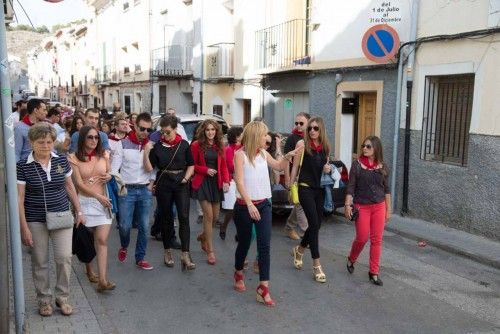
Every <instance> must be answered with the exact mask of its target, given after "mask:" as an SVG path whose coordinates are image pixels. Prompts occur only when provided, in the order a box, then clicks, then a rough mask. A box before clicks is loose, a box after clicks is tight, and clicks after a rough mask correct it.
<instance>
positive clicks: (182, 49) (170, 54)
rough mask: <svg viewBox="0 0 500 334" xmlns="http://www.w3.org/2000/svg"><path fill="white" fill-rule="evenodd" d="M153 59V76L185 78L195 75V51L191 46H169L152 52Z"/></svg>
mask: <svg viewBox="0 0 500 334" xmlns="http://www.w3.org/2000/svg"><path fill="white" fill-rule="evenodd" d="M151 58H152V64H153V68H152V70H151V75H152V76H156V77H184V76H190V75H192V74H193V70H192V67H191V63H192V60H193V49H192V47H191V46H189V45H169V46H165V47H162V48H158V49H155V50H153V51H151Z"/></svg>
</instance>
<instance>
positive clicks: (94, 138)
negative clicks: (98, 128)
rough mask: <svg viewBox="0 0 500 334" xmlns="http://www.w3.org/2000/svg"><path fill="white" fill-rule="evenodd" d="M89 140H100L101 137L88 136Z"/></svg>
mask: <svg viewBox="0 0 500 334" xmlns="http://www.w3.org/2000/svg"><path fill="white" fill-rule="evenodd" d="M87 139H90V140H99V136H92V135H88V136H87Z"/></svg>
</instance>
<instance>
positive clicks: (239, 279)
mask: <svg viewBox="0 0 500 334" xmlns="http://www.w3.org/2000/svg"><path fill="white" fill-rule="evenodd" d="M244 279H245V276H244V275H243V273H242V272H237V271H235V272H234V289H235V290H236V291H238V292H244V291H246V289H247V288H246V287H245V281H244Z"/></svg>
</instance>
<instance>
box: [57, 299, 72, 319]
mask: <svg viewBox="0 0 500 334" xmlns="http://www.w3.org/2000/svg"><path fill="white" fill-rule="evenodd" d="M56 306H57V307H58V308H60V309H61V314H62V315H65V316H68V315H71V314H73V306H71V305H70V304H68V302H60V301H57V300H56Z"/></svg>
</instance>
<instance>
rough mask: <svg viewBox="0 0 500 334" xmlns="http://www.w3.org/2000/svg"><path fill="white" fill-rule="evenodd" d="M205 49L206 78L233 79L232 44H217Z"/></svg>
mask: <svg viewBox="0 0 500 334" xmlns="http://www.w3.org/2000/svg"><path fill="white" fill-rule="evenodd" d="M207 49H208V50H207V77H208V78H209V79H232V78H234V60H233V59H234V43H218V44H214V45H211V46H209V47H208V48H207Z"/></svg>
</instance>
